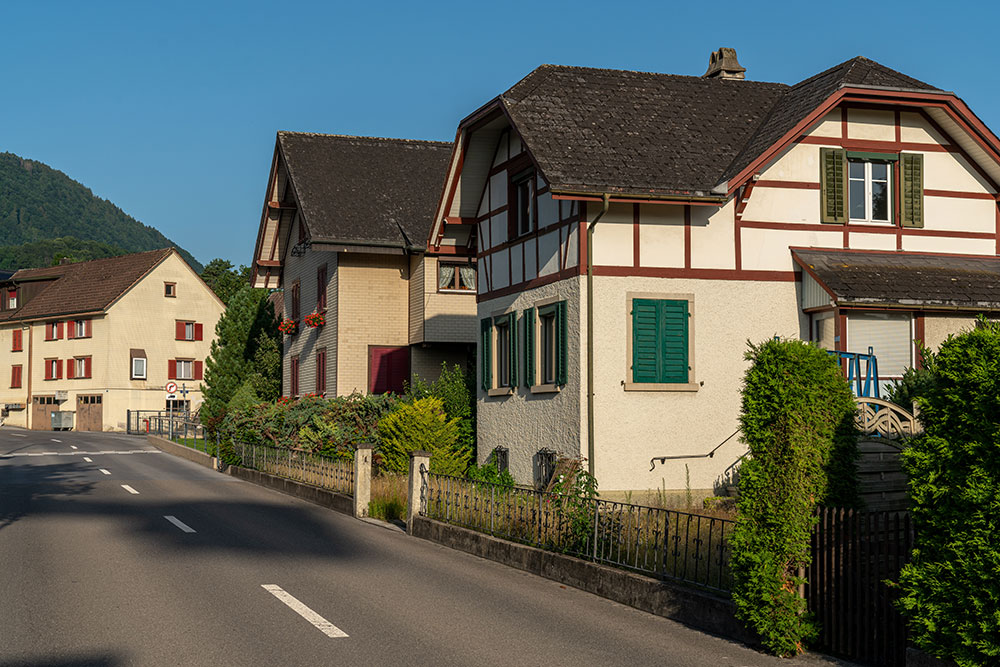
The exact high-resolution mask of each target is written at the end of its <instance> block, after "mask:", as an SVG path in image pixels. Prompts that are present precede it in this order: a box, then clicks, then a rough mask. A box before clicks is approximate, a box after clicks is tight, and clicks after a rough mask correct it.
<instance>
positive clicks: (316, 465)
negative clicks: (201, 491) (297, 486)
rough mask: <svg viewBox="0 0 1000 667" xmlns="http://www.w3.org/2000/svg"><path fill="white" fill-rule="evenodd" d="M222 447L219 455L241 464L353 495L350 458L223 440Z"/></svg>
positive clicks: (352, 475) (352, 472) (352, 466)
mask: <svg viewBox="0 0 1000 667" xmlns="http://www.w3.org/2000/svg"><path fill="white" fill-rule="evenodd" d="M222 448H223V456H233V457H235V458H237V459H239V462H238V463H236V465H239V466H242V467H244V468H250V469H251V470H259V471H260V472H266V473H268V474H270V475H275V476H277V477H285V478H287V479H291V480H295V481H296V482H303V483H305V484H311V485H312V486H318V487H320V488H323V489H329V490H331V491H335V492H336V493H342V494H344V495H347V496H353V495H354V465H353V463H352V462H351V461H347V460H344V459H335V458H333V457H330V456H324V455H322V454H315V453H311V452H302V451H295V450H291V449H278V448H277V447H267V446H264V445H250V444H246V443H241V442H237V443H233V445H232V448H231V450H229V447H228V446H227V445H225V444H223V447H222ZM227 450H229V451H227Z"/></svg>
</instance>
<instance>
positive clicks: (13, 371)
mask: <svg viewBox="0 0 1000 667" xmlns="http://www.w3.org/2000/svg"><path fill="white" fill-rule="evenodd" d="M20 375H21V367H20V366H11V367H10V387H11V389H15V388H17V387H20V386H21V378H20Z"/></svg>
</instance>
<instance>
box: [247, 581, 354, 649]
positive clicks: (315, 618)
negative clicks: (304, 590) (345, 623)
mask: <svg viewBox="0 0 1000 667" xmlns="http://www.w3.org/2000/svg"><path fill="white" fill-rule="evenodd" d="M261 588H263V589H264V590H265V591H267V592H268V593H270V594H271V595H273V596H274V597H276V598H278V599H279V600H281V601H282V602H284V603H285V604H286V605H288V608H289V609H291V610H292V611H294V612H295V613H296V614H298V615H299V616H301V617H302V618H304V619H306V620H307V621H309V622H310V623H312V624H313V626H315V628H316V629H317V630H319V631H320V632H322V633H323V634H324V635H326V636H327V637H347V633H346V632H344V631H343V630H341V629H340V628H338V627H337V626H336V625H334V624H333V623H331V622H330V621H328V620H326V619H325V618H323V617H322V616H320V615H319V614H317V613H316V612H314V611H313V610H312V609H310V608H309V607H307V606H305V605H304V604H302V603H301V602H299V601H298V600H297V599H295V597H293V596H292V595H290V594H288V593H286V592H285V591H284V590H282V588H281V586H276V585H274V584H261Z"/></svg>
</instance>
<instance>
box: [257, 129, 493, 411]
mask: <svg viewBox="0 0 1000 667" xmlns="http://www.w3.org/2000/svg"><path fill="white" fill-rule="evenodd" d="M450 149H451V146H450V144H444V143H439V142H431V141H410V140H402V139H375V138H369V137H348V136H338V135H322V134H310V133H295V132H279V133H278V136H277V142H276V145H275V150H274V158H273V160H272V164H271V173H270V176H269V178H268V186H267V193H266V195H265V198H264V210H263V213H262V215H261V223H260V228H259V231H258V234H257V244H256V249H255V251H254V261H253V270H254V274H253V283H254V285H255V286H256V287H262V288H272V289H279V288H280V289H282V290H283V292H284V303H283V310H284V318H285V319H286V320H288V321H289V322H292V323H294V326H295V328H294V331H293V332H291V333H287V334H286V335H285V336H284V353H283V354H284V363H283V371H284V379H283V394H284V395H285V396H302V395H305V394H311V393H315V394H321V395H330V396H343V395H347V394H351V393H352V392H361V393H384V392H387V391H395V392H401V391H402V390H403V387H404V384H405V383H406V382H408V381H409V380H410V379H411V378H412V377H414V376H419V377H421V378H424V379H427V380H434V379H436V378H437V377H438V375H439V373H440V370H441V364H442V363H443V362H447V363H449V364H460V365H463V366H465V365H466V364H469V363H470V362H471V358H472V354H473V353H474V349H475V347H474V345H475V339H476V328H475V327H476V274H475V269H474V266H475V263H474V252H475V250H474V245H473V244H474V243H475V240H474V237H472V236H470V232H471V228H462V229H459V230H449V231H448V233H445V234H443V235H439V236H437V237H435V238H434V239H432V240H430V241H428V240H427V237H428V231H429V229H430V227H431V221H432V219H433V214H434V209H435V206H436V204H437V199H438V197H439V195H440V193H441V188H442V184H443V182H444V177H445V169H446V168H447V164H448V156H449V154H450ZM318 315H321V316H322V318H323V324H322V325H321V326H310V322H312V323H313V324H315V321H314V320H313V318H315V317H316V316H318ZM307 318H308V319H307Z"/></svg>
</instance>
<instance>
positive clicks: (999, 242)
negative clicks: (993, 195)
mask: <svg viewBox="0 0 1000 667" xmlns="http://www.w3.org/2000/svg"><path fill="white" fill-rule="evenodd" d="M996 230H997V232H996V233H997V249H996V253H997V254H998V255H1000V201H997V224H996Z"/></svg>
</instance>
